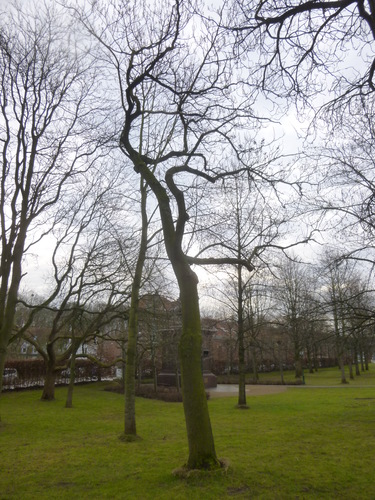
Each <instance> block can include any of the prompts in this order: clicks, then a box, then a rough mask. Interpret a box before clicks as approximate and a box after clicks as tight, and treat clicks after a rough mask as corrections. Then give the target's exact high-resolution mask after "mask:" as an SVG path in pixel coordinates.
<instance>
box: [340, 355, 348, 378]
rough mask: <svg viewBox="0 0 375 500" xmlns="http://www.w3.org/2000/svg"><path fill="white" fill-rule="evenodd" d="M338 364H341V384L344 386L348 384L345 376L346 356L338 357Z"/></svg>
mask: <svg viewBox="0 0 375 500" xmlns="http://www.w3.org/2000/svg"><path fill="white" fill-rule="evenodd" d="M338 362H339V368H340V371H341V383H342V384H347V383H348V381H347V380H346V376H345V365H344V356H343V354H339V355H338Z"/></svg>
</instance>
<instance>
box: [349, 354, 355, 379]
mask: <svg viewBox="0 0 375 500" xmlns="http://www.w3.org/2000/svg"><path fill="white" fill-rule="evenodd" d="M348 366H349V378H350V380H354V373H353V362H352V359H351V357H350V358H349V361H348Z"/></svg>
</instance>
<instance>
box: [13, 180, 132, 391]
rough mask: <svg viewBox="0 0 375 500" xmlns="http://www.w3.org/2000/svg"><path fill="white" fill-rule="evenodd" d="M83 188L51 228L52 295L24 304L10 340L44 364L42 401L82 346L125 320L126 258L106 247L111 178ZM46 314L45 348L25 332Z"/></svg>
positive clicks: (111, 204) (113, 246)
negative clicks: (24, 344) (26, 346)
mask: <svg viewBox="0 0 375 500" xmlns="http://www.w3.org/2000/svg"><path fill="white" fill-rule="evenodd" d="M98 181H99V182H98ZM86 183H87V184H88V185H87V187H86V189H87V190H86V192H84V191H83V190H80V191H79V192H77V193H76V195H75V196H73V194H71V199H70V207H65V212H64V222H62V221H61V222H60V223H59V224H56V225H55V228H54V234H55V235H56V244H55V248H54V252H53V255H52V266H51V272H52V273H53V278H52V279H51V283H50V290H51V291H50V293H49V295H48V296H46V297H45V298H44V299H43V300H42V301H41V302H39V303H35V300H34V301H33V304H27V306H28V308H29V310H30V314H29V317H28V319H27V321H26V322H25V323H24V324H23V325H22V326H20V327H19V329H18V331H17V332H16V334H15V337H19V336H23V338H25V339H26V340H27V341H28V342H29V343H30V344H32V345H33V346H34V347H35V349H36V350H37V351H38V352H39V354H40V355H41V356H42V357H43V359H44V361H45V365H46V378H45V384H44V390H43V394H42V399H43V400H52V399H54V390H55V379H56V375H57V374H58V373H59V371H61V370H62V369H64V368H67V366H68V363H69V362H70V361H71V357H72V355H73V361H74V358H75V353H76V352H77V350H78V348H79V347H80V346H81V345H82V344H83V342H84V341H85V340H87V339H88V337H91V338H92V339H93V338H94V337H95V334H96V332H97V331H99V330H100V329H101V328H102V327H103V326H104V325H107V324H109V323H110V322H111V321H112V320H113V319H114V318H117V317H119V316H122V317H124V305H125V303H126V301H127V300H128V298H129V291H128V290H127V289H128V287H129V278H128V276H127V274H126V264H125V263H124V260H123V259H124V255H125V254H124V252H122V254H120V251H119V248H118V246H117V245H116V243H115V244H113V243H111V242H108V239H109V238H110V237H111V232H112V231H111V230H112V228H113V223H114V216H113V214H114V213H115V212H116V205H115V204H114V201H115V200H114V199H113V196H112V191H111V188H112V187H113V186H112V183H114V184H116V177H114V178H113V179H112V180H111V181H110V183H109V184H106V183H105V179H104V176H102V177H100V176H99V175H95V176H94V179H93V180H92V184H91V185H90V184H89V183H88V179H86ZM122 250H124V249H123V248H122ZM46 312H47V313H48V317H49V325H48V337H47V339H46V343H44V342H43V341H42V342H40V341H39V339H38V338H35V337H34V335H33V334H32V331H31V330H30V328H29V327H30V326H31V325H32V324H33V322H35V321H36V320H37V318H38V316H39V315H41V314H46Z"/></svg>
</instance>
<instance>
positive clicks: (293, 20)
mask: <svg viewBox="0 0 375 500" xmlns="http://www.w3.org/2000/svg"><path fill="white" fill-rule="evenodd" d="M233 8H234V10H235V14H236V15H235V16H234V15H233V12H232V19H235V23H233V21H232V23H231V28H232V29H233V30H234V31H235V33H236V35H237V42H238V44H239V46H240V49H244V50H253V49H254V48H255V49H256V50H259V53H258V57H259V67H258V69H260V75H261V80H260V82H261V84H262V86H263V88H264V89H266V90H268V91H270V92H271V93H272V94H273V95H274V96H283V97H285V96H293V97H298V98H302V99H303V100H304V102H305V103H308V101H310V102H309V103H308V104H309V105H311V102H314V101H315V98H316V97H317V93H319V94H320V97H321V95H322V92H325V91H330V90H331V89H334V94H331V98H332V97H333V98H334V100H335V101H336V99H337V98H338V99H339V100H340V101H341V102H343V101H348V100H350V99H351V98H353V97H356V96H358V95H368V94H371V93H373V91H374V90H375V82H374V72H375V59H374V56H373V54H372V51H371V46H372V47H373V46H374V41H375V7H374V5H373V3H372V2H371V1H370V2H365V1H363V0H334V1H310V0H301V1H299V2H294V1H292V0H281V1H279V2H274V1H267V0H254V1H251V2H247V1H246V2H245V1H244V0H234V7H233ZM325 79H327V84H328V85H326V83H325ZM328 86H331V87H330V88H329V87H328ZM327 87H328V88H327ZM321 103H322V102H321Z"/></svg>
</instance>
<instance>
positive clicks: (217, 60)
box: [80, 0, 261, 469]
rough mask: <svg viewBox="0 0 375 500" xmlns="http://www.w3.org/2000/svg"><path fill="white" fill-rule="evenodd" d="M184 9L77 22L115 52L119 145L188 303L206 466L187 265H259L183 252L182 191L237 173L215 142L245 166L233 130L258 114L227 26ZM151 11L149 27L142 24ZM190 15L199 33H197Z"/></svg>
mask: <svg viewBox="0 0 375 500" xmlns="http://www.w3.org/2000/svg"><path fill="white" fill-rule="evenodd" d="M135 8H136V9H137V11H136V10H135ZM188 8H189V6H188V4H183V3H182V2H180V1H178V0H177V1H174V2H170V3H166V4H163V5H157V6H152V5H151V4H149V3H148V2H142V3H141V4H137V6H135V4H134V5H133V4H132V3H127V4H126V5H125V4H124V3H121V2H119V3H115V4H113V5H112V8H111V9H110V10H107V9H105V8H103V9H100V8H98V10H97V11H96V12H94V13H91V12H86V13H84V12H83V13H82V12H81V13H80V19H81V21H82V22H83V23H84V25H85V26H86V28H87V29H88V31H89V32H90V33H92V34H93V36H94V37H96V39H97V40H98V41H99V43H100V44H101V53H102V54H105V56H104V55H103V58H104V57H105V58H106V59H107V60H108V58H110V60H111V63H112V65H113V68H114V69H115V70H116V74H117V78H118V83H119V89H120V92H121V96H120V97H121V103H122V106H123V113H124V126H123V130H122V133H121V139H120V145H121V149H122V151H123V152H124V154H125V155H126V157H127V158H128V159H130V160H131V162H132V164H133V166H134V170H135V171H136V172H137V173H138V174H139V175H140V176H141V177H142V178H143V179H144V181H145V182H146V183H147V185H148V186H149V188H150V190H151V191H152V193H153V195H154V197H155V199H156V201H157V203H158V208H159V213H160V218H161V224H162V229H163V235H164V244H165V248H166V252H167V255H168V258H169V260H170V262H171V265H172V268H173V271H174V274H175V276H176V279H177V283H178V287H179V290H180V300H181V308H182V335H181V340H180V345H179V355H180V366H181V375H182V393H183V402H184V403H183V404H184V411H185V420H186V426H187V435H188V443H189V458H188V461H187V467H188V468H190V469H191V468H199V469H206V468H207V469H209V468H211V467H217V466H218V465H219V462H218V460H217V457H216V452H215V447H214V440H213V435H212V429H211V423H210V418H209V414H208V407H207V400H206V394H205V391H204V385H203V377H202V371H201V323H200V312H199V297H198V289H197V284H198V280H197V276H196V274H195V273H194V272H193V270H192V269H191V265H192V264H219V263H226V264H228V263H232V264H241V265H243V266H244V267H246V268H247V269H249V270H251V269H253V266H252V264H251V263H249V261H248V260H247V259H242V260H240V261H239V260H238V258H237V257H236V258H230V257H222V258H212V257H210V256H208V257H206V256H204V255H201V256H199V257H194V256H191V255H188V254H187V253H186V251H185V248H184V244H185V234H186V228H187V225H188V223H189V212H188V206H187V203H186V194H185V192H186V191H188V190H189V189H191V188H194V183H195V182H196V180H197V179H200V180H201V181H205V182H206V183H208V184H209V183H215V182H217V181H219V180H221V179H223V178H225V177H228V176H231V175H234V174H235V173H236V171H232V170H231V169H228V167H227V165H223V163H222V162H221V161H220V158H219V157H218V156H217V155H216V153H217V152H218V151H217V150H218V148H220V149H225V148H226V149H231V150H233V149H235V150H236V154H237V156H238V158H239V162H240V164H241V165H240V167H239V168H238V169H237V173H239V172H240V171H247V170H249V166H248V165H247V164H246V162H245V161H244V157H243V154H242V152H241V148H240V146H239V145H238V149H237V147H236V144H235V142H236V138H235V137H234V135H233V132H234V130H235V129H238V130H241V129H243V128H244V126H245V125H247V120H248V118H249V117H250V116H252V112H251V108H250V104H251V102H250V101H251V96H248V95H245V94H242V95H241V93H240V92H236V90H238V89H239V87H240V84H239V83H238V82H236V81H235V76H236V72H235V67H234V66H233V65H232V62H231V60H230V58H229V56H228V54H227V52H226V45H225V38H224V37H223V36H222V33H221V30H220V29H215V27H213V25H209V26H205V23H204V22H203V20H202V18H200V17H199V16H197V15H196V13H194V12H189V10H188ZM110 16H113V17H112V18H111V19H110ZM150 18H152V19H153V20H154V22H153V23H151V24H152V29H151V24H150V23H149V22H148V21H146V20H148V19H150ZM129 20H131V22H129ZM194 21H195V22H197V23H200V26H201V30H199V31H194V30H193V23H194ZM192 46H194V52H192ZM155 96H156V97H155ZM145 124H146V126H147V128H148V131H149V134H151V135H153V136H155V137H156V136H158V138H159V147H158V149H157V150H156V151H155V150H154V149H153V148H145V147H144V144H143V135H142V133H140V131H142V130H144V126H145ZM142 145H143V147H142ZM258 167H259V168H261V167H260V166H259V165H258ZM253 170H254V171H255V170H256V168H255V167H254V169H253Z"/></svg>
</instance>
